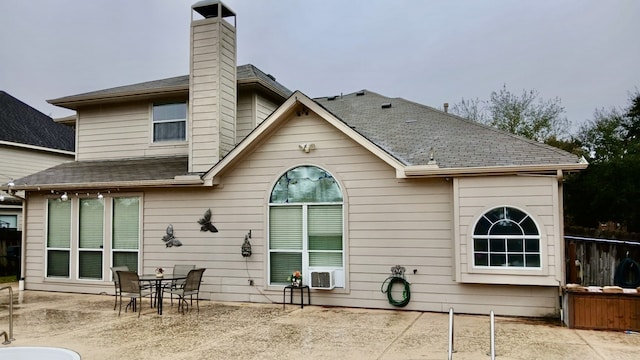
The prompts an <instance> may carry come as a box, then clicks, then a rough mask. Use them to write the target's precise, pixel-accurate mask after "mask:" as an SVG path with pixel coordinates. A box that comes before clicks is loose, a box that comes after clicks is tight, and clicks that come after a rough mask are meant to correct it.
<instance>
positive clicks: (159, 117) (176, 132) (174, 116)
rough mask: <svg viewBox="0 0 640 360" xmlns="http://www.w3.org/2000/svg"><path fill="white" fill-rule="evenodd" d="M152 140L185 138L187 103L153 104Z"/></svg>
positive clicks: (181, 139)
mask: <svg viewBox="0 0 640 360" xmlns="http://www.w3.org/2000/svg"><path fill="white" fill-rule="evenodd" d="M152 116H153V142H154V143H155V142H161V141H185V140H186V139H187V104H186V103H170V104H153V114H152Z"/></svg>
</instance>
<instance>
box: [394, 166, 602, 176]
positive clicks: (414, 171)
mask: <svg viewBox="0 0 640 360" xmlns="http://www.w3.org/2000/svg"><path fill="white" fill-rule="evenodd" d="M587 166H589V164H580V163H576V164H553V165H507V166H482V167H479V166H478V167H465V168H437V167H434V166H432V165H415V166H407V167H405V168H404V169H398V171H397V172H396V173H397V177H398V178H417V177H421V178H428V177H446V176H456V177H461V176H482V175H505V174H521V173H540V172H552V173H554V174H555V173H556V172H557V171H558V170H564V171H569V172H570V171H578V170H583V169H586V168H587Z"/></svg>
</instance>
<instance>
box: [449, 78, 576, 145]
mask: <svg viewBox="0 0 640 360" xmlns="http://www.w3.org/2000/svg"><path fill="white" fill-rule="evenodd" d="M451 112H452V113H454V114H456V115H458V116H461V117H464V118H467V119H470V120H473V121H478V122H481V123H483V124H486V125H490V126H493V127H496V128H498V129H501V130H504V131H508V132H510V133H512V134H516V135H520V136H524V137H526V138H529V139H532V140H536V141H539V142H545V141H547V140H548V139H551V138H555V139H561V138H563V137H565V136H566V135H568V129H569V121H568V120H567V118H566V117H565V116H564V112H565V111H564V107H563V106H562V103H561V101H560V98H558V97H555V98H553V99H547V100H545V99H542V98H540V96H539V94H538V92H537V91H536V90H528V91H527V90H523V91H522V93H521V94H520V95H517V94H514V93H512V92H511V91H509V90H508V89H507V85H506V84H505V85H503V87H502V89H500V90H499V91H493V92H491V95H490V98H489V100H480V99H478V98H476V99H472V100H468V99H467V100H465V99H464V98H462V100H461V101H460V102H459V103H456V104H454V105H453V106H452V107H451Z"/></svg>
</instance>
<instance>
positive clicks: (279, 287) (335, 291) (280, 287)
mask: <svg viewBox="0 0 640 360" xmlns="http://www.w3.org/2000/svg"><path fill="white" fill-rule="evenodd" d="M285 286H287V285H285V284H283V285H268V286H267V287H266V288H265V290H267V291H279V292H282V290H283V289H284V287H285ZM309 290H311V292H317V293H331V294H348V293H349V291H348V290H347V289H345V288H337V287H336V288H333V289H331V290H324V289H314V288H309Z"/></svg>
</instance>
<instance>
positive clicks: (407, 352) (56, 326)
mask: <svg viewBox="0 0 640 360" xmlns="http://www.w3.org/2000/svg"><path fill="white" fill-rule="evenodd" d="M7 294H8V292H7V291H3V292H2V293H0V332H1V331H3V330H6V331H8V310H7V309H8V295H7ZM14 297H15V299H14V328H13V330H14V331H13V332H14V338H15V341H13V342H12V343H11V344H10V345H1V344H0V349H1V348H2V347H6V346H54V347H63V348H67V349H71V350H74V351H76V352H78V353H79V354H80V355H81V356H82V359H84V360H93V359H96V360H100V359H105V360H106V359H296V360H299V359H336V360H337V359H380V360H392V359H397V360H400V359H402V360H406V359H447V344H448V343H447V332H448V314H439V313H422V312H413V311H393V310H368V309H348V308H332V307H320V306H313V305H312V306H305V307H304V309H301V308H300V307H299V306H295V305H287V306H286V310H282V305H281V304H246V303H219V302H211V301H201V302H200V312H199V313H198V312H195V311H193V312H190V313H188V314H186V315H180V314H179V313H178V311H177V309H176V307H175V305H174V307H171V306H170V304H169V300H168V299H165V303H164V304H165V311H164V315H162V316H159V315H157V314H156V311H155V309H151V308H150V307H149V303H148V300H145V302H144V304H143V310H142V315H141V316H140V318H139V319H138V318H137V316H136V315H135V314H132V313H131V312H128V313H124V310H123V313H122V315H121V316H120V317H118V312H117V310H116V311H113V304H114V298H113V296H108V295H82V294H67V293H52V292H39V291H21V292H18V291H16V293H15V294H14ZM194 305H195V304H194ZM495 326H496V355H497V359H499V360H507V359H526V360H531V359H545V360H549V359H563V360H566V359H581V360H583V359H616V360H625V359H628V360H632V359H638V358H640V335H637V334H629V335H628V334H625V333H622V332H604V331H587V330H572V329H567V328H563V327H560V326H558V325H554V324H548V323H543V322H541V321H537V320H531V319H517V318H506V317H496V325H495ZM0 343H1V341H0ZM454 349H455V350H456V353H455V354H454V356H453V358H454V359H474V360H475V359H489V358H490V357H489V356H488V355H487V353H488V352H489V317H488V316H472V315H456V316H455V343H454Z"/></svg>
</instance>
